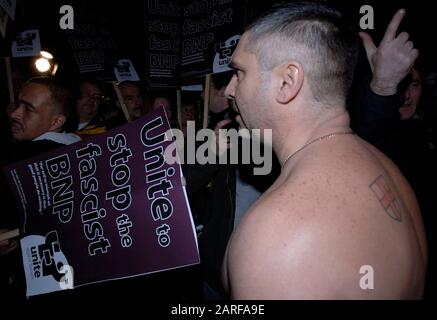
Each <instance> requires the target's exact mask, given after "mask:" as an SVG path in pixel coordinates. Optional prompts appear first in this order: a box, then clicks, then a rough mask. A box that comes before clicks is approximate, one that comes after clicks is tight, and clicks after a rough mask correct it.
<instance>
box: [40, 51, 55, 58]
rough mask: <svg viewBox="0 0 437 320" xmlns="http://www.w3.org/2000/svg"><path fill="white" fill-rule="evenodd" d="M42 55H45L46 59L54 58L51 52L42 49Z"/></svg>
mask: <svg viewBox="0 0 437 320" xmlns="http://www.w3.org/2000/svg"><path fill="white" fill-rule="evenodd" d="M40 55H41V56H43V57H44V58H46V59H53V55H52V54H51V53H50V52H47V51H41V52H40Z"/></svg>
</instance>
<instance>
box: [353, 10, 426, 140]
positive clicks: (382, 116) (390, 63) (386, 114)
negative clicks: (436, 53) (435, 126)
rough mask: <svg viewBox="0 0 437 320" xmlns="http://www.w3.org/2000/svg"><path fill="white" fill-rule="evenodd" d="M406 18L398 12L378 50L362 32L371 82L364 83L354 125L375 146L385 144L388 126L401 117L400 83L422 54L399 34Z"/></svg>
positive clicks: (367, 35) (403, 12) (401, 97)
mask: <svg viewBox="0 0 437 320" xmlns="http://www.w3.org/2000/svg"><path fill="white" fill-rule="evenodd" d="M404 16H405V10H403V9H401V10H399V11H398V12H396V14H395V15H394V17H393V19H392V20H391V22H390V24H389V25H388V27H387V29H386V32H385V35H384V38H383V39H382V41H381V43H380V44H379V47H376V45H375V44H374V42H373V40H372V38H371V36H370V35H369V34H367V33H365V32H360V37H361V38H362V40H363V45H364V48H365V50H366V55H367V60H368V62H369V65H370V68H371V70H372V79H371V80H370V84H365V87H366V90H365V91H364V92H361V94H358V95H359V96H360V99H359V100H358V101H357V105H356V106H355V111H354V118H353V119H352V124H353V129H354V130H355V131H356V132H357V133H358V134H359V135H360V136H361V137H362V138H364V139H366V140H367V141H369V142H370V143H372V144H374V145H376V146H380V145H381V144H382V143H383V141H384V139H385V133H386V132H387V131H389V129H390V127H389V124H390V123H391V122H392V120H394V119H396V118H397V117H398V110H399V108H400V107H401V106H402V104H403V99H404V97H403V94H404V93H403V92H399V91H398V86H399V83H400V82H401V81H402V79H404V78H405V77H406V75H407V74H408V72H409V71H410V69H411V67H412V65H413V64H414V61H415V60H416V58H417V57H418V55H419V52H418V50H417V49H415V48H414V44H413V42H411V41H409V36H408V34H407V33H405V32H402V33H400V34H399V35H396V33H397V30H398V27H399V25H400V23H401V21H402V19H403V17H404Z"/></svg>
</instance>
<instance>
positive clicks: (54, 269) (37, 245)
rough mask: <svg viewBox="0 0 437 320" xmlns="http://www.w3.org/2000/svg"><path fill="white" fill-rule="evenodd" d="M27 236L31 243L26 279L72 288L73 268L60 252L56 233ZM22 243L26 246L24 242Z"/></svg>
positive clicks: (28, 250)
mask: <svg viewBox="0 0 437 320" xmlns="http://www.w3.org/2000/svg"><path fill="white" fill-rule="evenodd" d="M29 237H30V238H31V239H30V242H31V245H30V246H28V249H27V252H28V256H29V271H30V274H29V275H28V274H27V273H26V280H32V281H38V282H40V281H44V282H50V283H52V285H57V286H58V287H60V289H62V290H64V289H72V288H73V269H72V267H70V266H69V265H68V263H67V260H66V258H65V256H64V254H63V253H62V250H61V245H60V242H59V237H58V233H57V232H56V231H50V232H49V233H47V235H46V236H45V237H42V236H35V235H33V236H29ZM22 245H24V246H26V243H23V244H22ZM26 271H27V270H26ZM28 276H29V277H28Z"/></svg>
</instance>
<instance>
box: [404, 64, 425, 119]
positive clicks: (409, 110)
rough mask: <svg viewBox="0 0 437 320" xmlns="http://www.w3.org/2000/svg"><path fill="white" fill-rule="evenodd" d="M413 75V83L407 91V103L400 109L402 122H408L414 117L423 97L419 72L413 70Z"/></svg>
mask: <svg viewBox="0 0 437 320" xmlns="http://www.w3.org/2000/svg"><path fill="white" fill-rule="evenodd" d="M411 75H412V79H413V81H412V82H411V83H410V85H409V87H408V89H407V90H406V91H405V102H404V105H403V106H402V108H400V109H399V113H400V114H401V120H407V119H410V118H411V117H412V116H414V114H415V113H416V110H417V105H418V104H419V101H420V96H421V95H422V80H421V77H420V74H419V72H417V71H416V70H415V69H412V70H411Z"/></svg>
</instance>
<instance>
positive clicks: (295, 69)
mask: <svg viewBox="0 0 437 320" xmlns="http://www.w3.org/2000/svg"><path fill="white" fill-rule="evenodd" d="M278 71H279V77H280V81H281V86H280V88H279V91H278V93H277V96H276V101H277V102H278V103H281V104H287V103H289V102H290V101H291V100H293V99H294V98H295V97H296V96H297V94H298V93H299V91H300V89H301V88H302V85H303V80H304V74H303V67H302V65H301V64H300V63H299V62H297V61H290V62H287V63H285V64H282V65H281V66H280V67H279V70H278Z"/></svg>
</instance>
